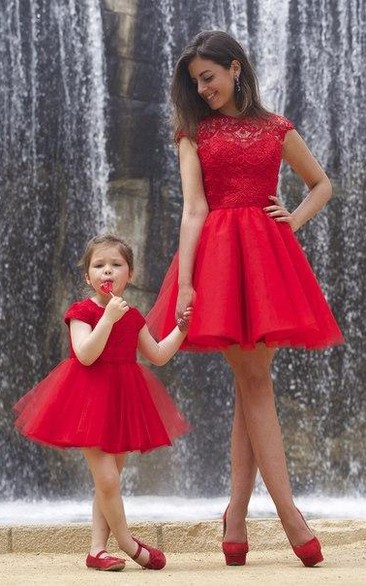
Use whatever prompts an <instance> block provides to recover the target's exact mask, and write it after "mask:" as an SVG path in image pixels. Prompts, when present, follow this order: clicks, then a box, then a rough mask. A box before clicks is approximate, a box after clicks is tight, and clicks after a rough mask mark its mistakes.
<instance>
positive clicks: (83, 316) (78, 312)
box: [64, 301, 94, 327]
mask: <svg viewBox="0 0 366 586" xmlns="http://www.w3.org/2000/svg"><path fill="white" fill-rule="evenodd" d="M72 319H78V320H80V321H83V322H85V323H87V324H90V325H92V323H93V321H94V320H93V314H92V312H91V310H90V309H89V308H88V307H87V306H86V305H85V302H83V301H76V302H75V303H72V304H71V305H70V307H69V308H68V310H67V311H66V313H65V315H64V322H65V324H66V325H67V326H69V327H70V320H72Z"/></svg>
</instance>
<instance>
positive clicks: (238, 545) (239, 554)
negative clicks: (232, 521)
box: [222, 505, 249, 566]
mask: <svg viewBox="0 0 366 586" xmlns="http://www.w3.org/2000/svg"><path fill="white" fill-rule="evenodd" d="M228 508H229V505H228V506H227V507H226V511H225V513H224V515H223V518H222V521H223V524H224V531H223V538H225V533H226V513H227V510H228ZM222 551H223V552H224V556H225V561H226V565H227V566H245V562H246V558H247V553H248V551H249V547H248V542H247V541H240V542H234V541H223V542H222Z"/></svg>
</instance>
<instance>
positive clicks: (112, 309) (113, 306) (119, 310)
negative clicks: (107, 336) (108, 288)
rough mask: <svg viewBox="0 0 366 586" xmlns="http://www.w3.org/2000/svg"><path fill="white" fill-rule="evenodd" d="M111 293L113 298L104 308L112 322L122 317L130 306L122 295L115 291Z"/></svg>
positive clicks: (106, 315)
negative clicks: (115, 293) (119, 295)
mask: <svg viewBox="0 0 366 586" xmlns="http://www.w3.org/2000/svg"><path fill="white" fill-rule="evenodd" d="M110 295H111V296H112V299H111V300H110V301H109V302H108V304H107V306H106V308H105V310H104V315H105V317H106V318H107V319H109V320H110V321H111V322H112V323H115V322H116V321H118V320H119V319H121V317H123V316H124V315H125V313H127V311H128V310H129V309H130V308H129V306H128V305H127V303H126V301H125V300H124V299H122V297H117V296H115V295H113V293H110Z"/></svg>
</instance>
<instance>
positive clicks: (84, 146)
mask: <svg viewBox="0 0 366 586" xmlns="http://www.w3.org/2000/svg"><path fill="white" fill-rule="evenodd" d="M103 55H104V53H103V34H102V20H101V11H100V6H99V2H98V1H97V0H81V1H77V0H67V1H65V2H58V0H51V1H50V0H47V1H45V0H28V1H27V0H24V1H23V0H9V1H8V2H6V3H2V9H1V18H0V88H1V89H0V116H1V120H2V124H1V126H0V182H1V184H0V192H1V210H2V213H1V222H0V239H1V243H2V271H1V287H0V291H1V293H0V309H1V313H0V329H1V339H2V340H4V341H5V343H4V344H2V349H1V354H0V367H1V373H2V376H1V403H0V413H1V417H0V442H1V444H2V449H3V450H4V451H5V456H4V457H3V458H2V463H3V465H2V473H1V478H0V489H1V491H4V492H5V494H7V495H11V494H20V495H24V494H28V493H29V494H34V491H36V490H37V488H36V486H37V484H39V485H44V486H45V487H47V486H48V484H51V485H52V486H54V487H56V486H57V484H59V486H60V487H61V491H62V487H63V485H64V484H65V481H64V480H63V476H65V474H64V473H63V471H62V466H61V464H62V462H63V461H64V460H65V459H66V460H67V459H70V461H72V456H70V455H60V454H56V452H52V454H51V453H49V454H48V453H47V456H46V457H40V454H41V453H43V452H40V450H39V448H38V447H37V446H32V445H30V444H28V442H24V441H23V440H22V439H21V438H19V437H18V436H17V435H15V434H14V432H13V431H12V424H11V416H10V411H11V406H12V404H13V403H14V401H15V399H16V398H17V397H19V396H20V395H21V394H23V393H24V392H25V391H26V390H27V389H28V388H30V387H31V386H32V385H33V384H34V382H35V381H36V380H38V379H39V378H41V377H42V376H44V374H45V372H46V371H47V370H49V369H50V367H51V366H53V365H54V364H55V363H56V361H57V360H58V359H59V358H60V350H61V346H62V343H63V341H64V340H65V336H64V332H62V331H61V329H60V324H61V316H62V312H63V310H64V309H65V306H66V304H67V303H68V302H69V301H70V300H71V298H72V297H73V296H75V294H76V289H77V286H78V285H79V274H78V269H77V266H76V265H77V260H78V258H79V256H80V252H81V250H82V248H83V246H84V244H85V241H86V239H87V238H89V237H90V236H91V235H92V234H94V233H95V231H96V230H97V229H99V228H100V227H102V226H104V225H105V223H106V221H107V216H108V214H109V210H108V206H107V203H106V182H107V176H108V165H107V161H106V152H105V128H104V126H105V112H104V110H105V106H106V96H105V82H104V75H105V73H104V57H103ZM36 460H37V464H36V463H35V462H36ZM25 463H27V464H25ZM35 468H37V470H38V471H39V474H38V477H37V478H36V479H35V478H34V474H33V469H35ZM71 469H72V464H71ZM69 474H71V475H72V472H68V473H67V474H66V477H68V475H69ZM35 485H36V486H35ZM51 490H52V489H51Z"/></svg>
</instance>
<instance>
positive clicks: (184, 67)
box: [171, 31, 270, 138]
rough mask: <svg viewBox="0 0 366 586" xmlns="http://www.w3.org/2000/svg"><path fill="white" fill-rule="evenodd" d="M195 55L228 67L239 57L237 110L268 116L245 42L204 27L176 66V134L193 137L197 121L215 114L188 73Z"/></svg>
mask: <svg viewBox="0 0 366 586" xmlns="http://www.w3.org/2000/svg"><path fill="white" fill-rule="evenodd" d="M194 57H201V58H202V59H209V60H211V61H214V63H217V64H218V65H221V66H222V67H224V68H225V69H229V68H230V66H231V64H232V62H233V61H234V60H237V61H239V63H240V65H241V72H240V75H239V83H240V91H238V90H237V89H235V90H234V92H235V93H234V98H235V105H236V107H237V109H238V111H239V112H241V114H242V115H243V116H252V117H255V118H266V117H268V116H269V114H270V112H268V111H267V110H266V109H265V108H264V106H262V104H261V101H260V98H259V90H258V81H257V77H256V74H255V72H254V69H253V67H252V65H251V64H250V62H249V59H248V57H247V56H246V54H245V52H244V49H243V48H242V46H241V45H240V44H239V43H238V41H236V40H235V39H234V38H233V37H232V36H230V35H229V34H227V33H225V32H223V31H203V32H201V33H199V34H198V35H196V36H195V37H194V38H193V39H192V40H191V41H190V42H189V43H188V45H187V46H186V47H185V49H184V50H183V52H182V54H181V56H180V57H179V59H178V61H177V63H176V66H175V70H174V75H173V81H172V86H171V97H172V101H173V106H174V114H173V123H174V132H175V136H176V135H177V134H179V133H180V132H181V131H184V133H185V134H186V135H187V136H188V137H189V138H194V136H195V133H196V128H197V124H198V123H199V122H200V121H201V120H202V119H203V118H206V117H207V116H212V115H214V112H213V111H212V110H211V108H210V107H209V105H208V104H207V103H206V102H205V101H204V100H203V99H202V98H201V97H200V95H199V94H198V93H197V87H196V86H195V84H194V83H193V81H192V79H191V76H190V75H189V71H188V66H189V64H190V62H191V61H192V59H194Z"/></svg>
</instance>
